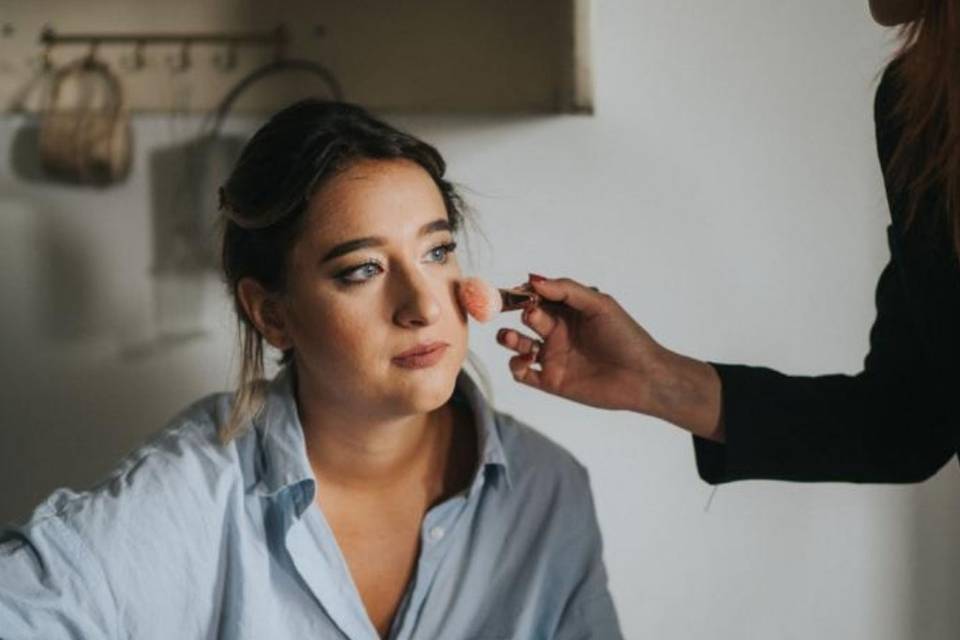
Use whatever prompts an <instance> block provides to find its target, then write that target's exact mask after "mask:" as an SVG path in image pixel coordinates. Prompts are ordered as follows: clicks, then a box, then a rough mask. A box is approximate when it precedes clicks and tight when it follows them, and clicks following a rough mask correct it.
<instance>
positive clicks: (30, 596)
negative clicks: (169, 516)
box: [0, 515, 118, 640]
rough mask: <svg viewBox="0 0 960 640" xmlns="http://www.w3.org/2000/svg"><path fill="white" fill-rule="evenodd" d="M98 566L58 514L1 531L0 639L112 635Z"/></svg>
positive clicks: (111, 614)
mask: <svg viewBox="0 0 960 640" xmlns="http://www.w3.org/2000/svg"><path fill="white" fill-rule="evenodd" d="M115 612H116V607H115V605H114V602H113V598H112V596H111V594H110V591H109V589H108V587H107V584H106V581H105V579H104V575H103V573H102V571H101V570H100V567H99V565H98V564H97V563H96V562H95V561H94V559H93V558H92V557H91V555H90V553H89V551H88V550H87V548H86V546H85V544H84V543H83V541H82V540H81V539H80V537H79V536H78V535H77V534H76V533H75V532H74V531H72V530H71V529H70V528H69V527H68V526H67V525H66V524H65V523H64V522H63V521H62V520H61V519H60V518H59V517H58V516H55V515H53V516H48V517H45V518H42V519H39V520H36V521H32V522H30V523H28V524H27V525H25V526H24V527H22V528H20V529H11V530H7V531H0V638H2V640H34V639H36V640H41V639H42V640H60V639H68V638H69V639H80V638H82V639H83V640H98V639H101V638H103V639H106V638H117V637H118V634H117V622H116V615H115Z"/></svg>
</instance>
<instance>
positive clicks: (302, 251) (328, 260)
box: [280, 160, 467, 418]
mask: <svg viewBox="0 0 960 640" xmlns="http://www.w3.org/2000/svg"><path fill="white" fill-rule="evenodd" d="M454 246H455V245H454V244H453V234H452V232H451V231H450V228H449V222H448V219H447V212H446V208H445V207H444V203H443V199H442V197H441V195H440V191H439V189H438V188H437V186H436V185H435V184H434V182H433V180H432V179H431V178H430V175H429V174H428V173H427V172H426V171H425V170H424V169H422V168H421V167H420V166H419V165H417V164H416V163H414V162H412V161H409V160H360V161H357V162H356V163H354V164H352V165H350V166H349V167H348V168H347V169H346V170H344V171H342V172H340V173H339V174H337V175H336V176H335V177H333V178H332V179H331V180H329V181H328V182H327V183H326V184H325V185H324V186H323V187H321V188H320V190H319V191H318V192H317V193H316V194H315V195H314V196H313V198H312V199H311V201H310V205H309V210H308V212H307V220H306V226H305V229H304V232H303V234H302V235H301V237H300V238H299V239H298V240H297V242H296V244H295V245H294V247H293V251H292V254H291V260H290V264H289V274H288V281H287V290H286V292H285V294H284V295H283V298H282V300H281V304H280V308H281V313H282V314H283V317H284V326H285V332H286V335H287V339H288V340H289V343H290V344H291V346H292V347H293V349H294V353H295V354H296V356H295V357H296V363H297V365H296V366H297V372H298V375H300V376H301V377H302V378H303V380H302V382H304V383H306V384H303V385H302V386H301V388H302V389H305V390H307V391H308V392H312V393H316V394H319V395H320V396H321V397H318V398H316V399H317V400H323V401H326V402H333V403H337V405H338V406H340V407H344V406H345V405H352V406H350V407H349V410H351V411H354V412H356V411H361V412H363V413H364V414H365V415H366V416H367V417H370V418H378V417H379V418H387V417H395V416H402V415H409V414H412V413H423V412H427V411H431V410H433V409H436V408H437V407H439V406H441V405H443V404H444V403H445V402H446V401H447V400H448V399H449V398H450V395H451V394H452V393H453V387H454V383H455V382H456V377H457V373H458V372H459V370H460V367H461V365H462V363H463V360H464V358H465V357H466V353H467V320H466V316H465V315H464V313H463V311H462V310H461V308H460V306H459V304H458V303H457V296H456V286H457V284H456V283H457V280H458V279H459V278H460V275H461V274H460V267H459V265H458V264H457V259H456V256H455V255H454V254H453V249H454ZM425 348H426V349H432V350H433V352H432V353H428V354H426V355H420V356H415V357H407V358H402V357H401V356H402V355H403V354H404V353H409V352H411V351H412V350H413V351H416V350H423V349H425Z"/></svg>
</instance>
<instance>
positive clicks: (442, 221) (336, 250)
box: [320, 218, 452, 264]
mask: <svg viewBox="0 0 960 640" xmlns="http://www.w3.org/2000/svg"><path fill="white" fill-rule="evenodd" d="M439 231H452V229H451V228H450V221H449V220H447V219H446V218H439V219H437V220H434V221H433V222H428V223H427V224H425V225H423V226H422V227H420V231H419V232H417V236H418V237H423V236H425V235H429V234H431V233H437V232H439ZM386 243H387V241H386V240H384V239H383V238H381V237H380V236H370V237H367V238H356V239H355V240H347V241H346V242H342V243H340V244H338V245H337V246H335V247H333V248H332V249H330V251H327V253H326V254H325V255H324V256H323V258H322V259H321V260H320V264H323V263H324V262H329V261H330V260H333V259H334V258H339V257H340V256H342V255H346V254H348V253H351V252H353V251H357V250H358V249H363V248H366V247H382V246H383V245H385V244H386Z"/></svg>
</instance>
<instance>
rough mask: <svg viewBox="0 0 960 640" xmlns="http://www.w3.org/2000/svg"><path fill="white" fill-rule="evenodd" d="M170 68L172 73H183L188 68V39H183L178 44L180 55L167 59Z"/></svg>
mask: <svg viewBox="0 0 960 640" xmlns="http://www.w3.org/2000/svg"><path fill="white" fill-rule="evenodd" d="M167 62H168V64H169V66H170V70H171V71H173V72H174V73H183V72H184V71H186V70H187V69H189V68H190V41H189V40H184V41H183V44H182V45H181V46H180V55H179V56H176V57H170V58H168V59H167Z"/></svg>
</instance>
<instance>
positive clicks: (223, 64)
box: [213, 43, 237, 71]
mask: <svg viewBox="0 0 960 640" xmlns="http://www.w3.org/2000/svg"><path fill="white" fill-rule="evenodd" d="M213 66H215V67H216V68H217V69H219V70H220V71H233V70H234V69H236V68H237V45H235V44H234V43H230V44H229V45H227V48H226V49H225V50H224V52H223V53H222V54H220V53H217V54H214V56H213Z"/></svg>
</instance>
